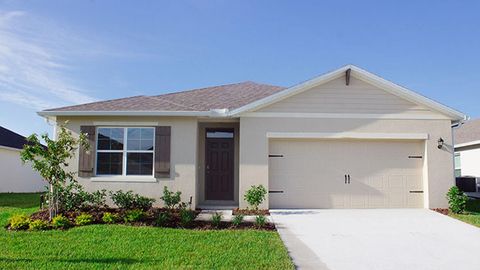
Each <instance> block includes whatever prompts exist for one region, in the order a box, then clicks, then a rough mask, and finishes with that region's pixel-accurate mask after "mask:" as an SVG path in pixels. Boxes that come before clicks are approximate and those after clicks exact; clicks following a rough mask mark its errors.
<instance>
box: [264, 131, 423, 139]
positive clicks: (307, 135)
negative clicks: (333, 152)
mask: <svg viewBox="0 0 480 270" xmlns="http://www.w3.org/2000/svg"><path fill="white" fill-rule="evenodd" d="M267 138H271V139H372V140H373V139H377V140H378V139H383V140H427V139H428V134H426V133H361V132H340V133H314V132H267Z"/></svg>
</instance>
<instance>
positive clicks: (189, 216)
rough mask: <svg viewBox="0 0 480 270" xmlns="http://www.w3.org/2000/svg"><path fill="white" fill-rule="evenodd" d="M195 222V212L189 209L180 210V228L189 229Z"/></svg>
mask: <svg viewBox="0 0 480 270" xmlns="http://www.w3.org/2000/svg"><path fill="white" fill-rule="evenodd" d="M194 220H195V212H194V211H192V210H189V209H181V210H180V226H182V227H189V226H190V225H192V223H193V221H194Z"/></svg>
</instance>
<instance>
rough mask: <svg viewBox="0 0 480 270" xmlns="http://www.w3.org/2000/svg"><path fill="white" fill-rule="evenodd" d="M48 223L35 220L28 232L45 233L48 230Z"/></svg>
mask: <svg viewBox="0 0 480 270" xmlns="http://www.w3.org/2000/svg"><path fill="white" fill-rule="evenodd" d="M48 229H49V228H48V222H46V221H44V220H41V219H35V220H32V221H30V224H29V225H28V230H30V231H45V230H48Z"/></svg>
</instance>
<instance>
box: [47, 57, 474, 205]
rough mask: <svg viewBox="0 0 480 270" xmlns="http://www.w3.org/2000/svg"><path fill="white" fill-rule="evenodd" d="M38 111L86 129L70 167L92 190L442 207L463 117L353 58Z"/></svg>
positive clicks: (220, 201) (210, 200) (194, 198)
mask: <svg viewBox="0 0 480 270" xmlns="http://www.w3.org/2000/svg"><path fill="white" fill-rule="evenodd" d="M39 114H40V115H41V116H43V117H45V118H48V119H49V120H51V121H56V122H57V124H62V123H64V122H65V121H66V120H68V124H67V128H68V129H69V130H71V131H72V132H73V133H74V134H79V133H80V132H84V133H87V134H88V138H89V141H90V143H91V145H92V146H93V148H92V149H91V150H90V151H85V149H80V150H79V153H78V155H77V157H78V160H73V161H72V162H71V164H72V166H71V168H70V169H71V170H75V171H77V170H78V174H79V182H80V183H81V184H83V185H84V186H85V187H86V188H87V189H89V190H95V189H108V190H118V189H122V190H133V191H135V192H138V193H141V194H144V195H146V196H150V197H153V198H159V197H160V196H161V192H162V188H163V187H164V186H167V187H169V188H170V189H172V190H179V191H181V192H182V196H183V200H184V201H191V202H192V205H193V207H200V208H216V207H236V206H239V207H241V208H244V207H246V206H247V204H246V202H245V201H244V200H243V196H244V194H245V191H246V190H248V189H249V188H250V187H251V186H252V185H259V184H261V185H264V186H265V187H267V189H268V191H269V194H268V198H267V201H266V202H265V203H264V204H263V205H262V207H269V208H404V207H418V208H437V207H446V206H447V202H446V199H445V194H446V192H447V191H448V189H449V188H450V187H451V186H452V185H454V171H453V151H452V149H453V147H452V125H458V124H459V123H461V122H462V121H464V120H465V119H466V116H465V115H464V114H462V113H460V112H458V111H456V110H453V109H451V108H449V107H447V106H445V105H442V104H440V103H438V102H435V101H433V100H431V99H428V98H426V97H424V96H421V95H419V94H417V93H415V92H413V91H410V90H408V89H406V88H404V87H401V86H399V85H396V84H394V83H392V82H389V81H387V80H385V79H383V78H380V77H379V76H376V75H374V74H372V73H369V72H367V71H365V70H363V69H361V68H358V67H356V66H353V65H347V66H344V67H342V68H339V69H337V70H334V71H332V72H328V73H326V74H323V75H321V76H319V77H317V78H314V79H311V80H308V81H306V82H303V83H300V84H298V85H295V86H292V87H289V88H283V87H278V86H271V85H265V84H258V83H254V82H243V83H238V84H230V85H222V86H215V87H208V88H202V89H195V90H190V91H184V92H178V93H171V94H164V95H158V96H134V97H129V98H122V99H115V100H107V101H101V102H95V103H89V104H82V105H76V106H69V107H63V108H56V109H50V110H45V111H41V112H39Z"/></svg>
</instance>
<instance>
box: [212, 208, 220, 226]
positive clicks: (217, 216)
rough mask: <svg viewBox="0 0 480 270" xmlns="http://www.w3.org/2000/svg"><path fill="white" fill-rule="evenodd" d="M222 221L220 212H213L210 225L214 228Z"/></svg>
mask: <svg viewBox="0 0 480 270" xmlns="http://www.w3.org/2000/svg"><path fill="white" fill-rule="evenodd" d="M221 223H222V214H221V213H218V212H216V213H215V214H213V215H212V225H213V227H215V228H218V227H220V224H221Z"/></svg>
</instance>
